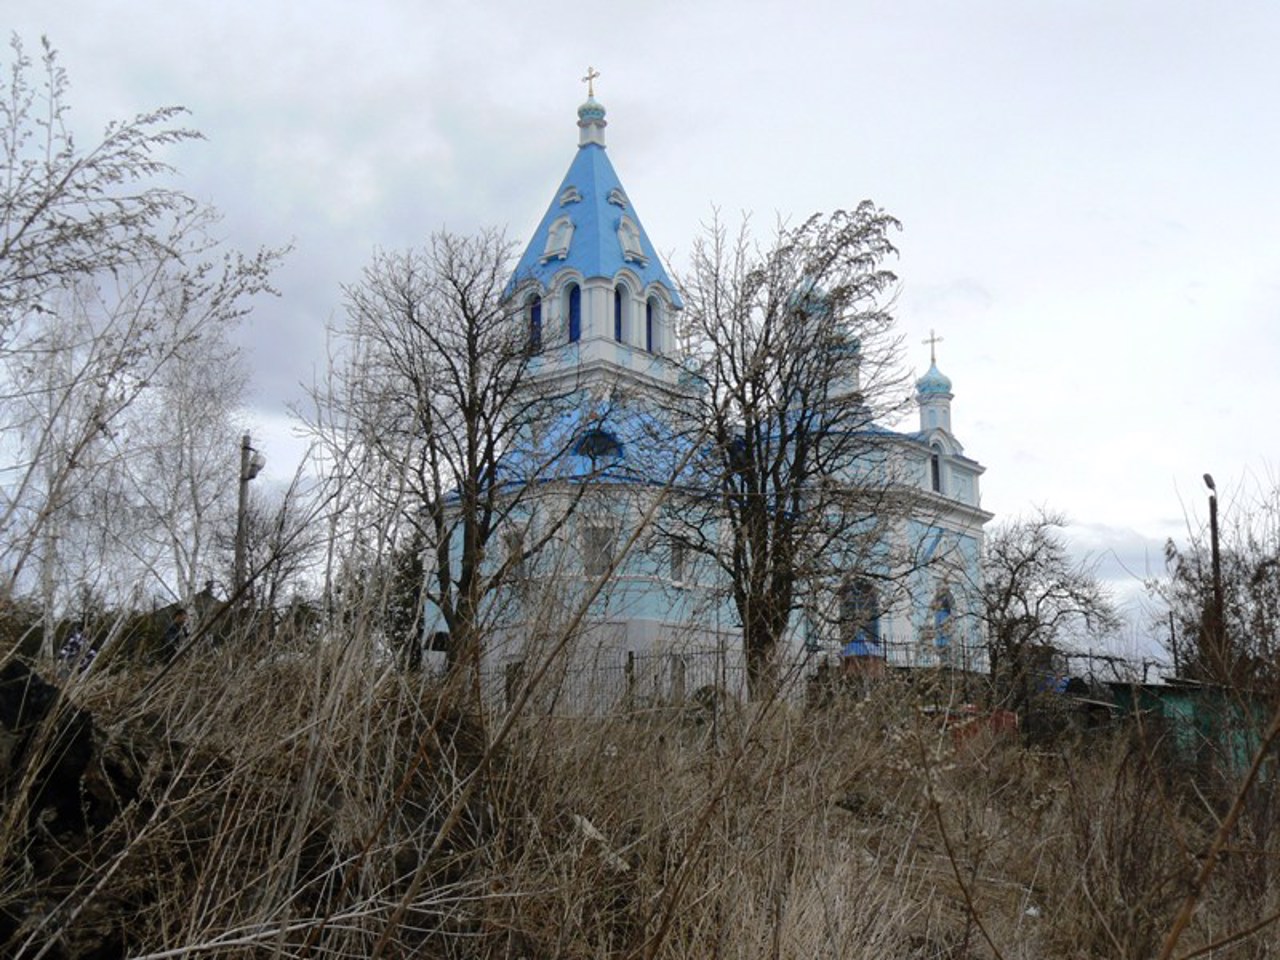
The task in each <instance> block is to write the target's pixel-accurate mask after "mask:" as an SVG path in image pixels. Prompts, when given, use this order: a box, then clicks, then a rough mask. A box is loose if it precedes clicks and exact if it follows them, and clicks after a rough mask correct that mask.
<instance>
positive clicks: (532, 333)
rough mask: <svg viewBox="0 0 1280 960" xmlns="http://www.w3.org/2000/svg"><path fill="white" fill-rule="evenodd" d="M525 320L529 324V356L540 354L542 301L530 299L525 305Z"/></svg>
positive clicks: (537, 298) (535, 298)
mask: <svg viewBox="0 0 1280 960" xmlns="http://www.w3.org/2000/svg"><path fill="white" fill-rule="evenodd" d="M526 320H527V322H528V324H529V342H528V345H527V348H528V351H529V355H530V356H533V355H534V354H538V353H541V352H542V300H541V299H540V298H539V297H530V298H529V302H528V304H527V311H526Z"/></svg>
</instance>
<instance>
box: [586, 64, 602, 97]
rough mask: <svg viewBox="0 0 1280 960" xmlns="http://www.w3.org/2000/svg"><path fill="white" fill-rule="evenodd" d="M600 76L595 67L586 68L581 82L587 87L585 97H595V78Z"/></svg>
mask: <svg viewBox="0 0 1280 960" xmlns="http://www.w3.org/2000/svg"><path fill="white" fill-rule="evenodd" d="M599 76H600V71H599V70H597V69H596V68H595V67H587V75H586V76H585V77H583V78H582V82H583V83H585V84H586V85H587V96H588V97H594V96H595V95H596V85H595V81H596V78H597V77H599Z"/></svg>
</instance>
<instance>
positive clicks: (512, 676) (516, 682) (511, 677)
mask: <svg viewBox="0 0 1280 960" xmlns="http://www.w3.org/2000/svg"><path fill="white" fill-rule="evenodd" d="M523 686H524V661H523V660H512V661H510V662H509V663H507V665H506V666H505V667H504V668H503V677H502V689H503V693H504V694H505V696H506V700H507V709H508V710H509V709H511V708H512V707H513V706H515V702H516V697H517V695H519V693H520V688H521V687H523Z"/></svg>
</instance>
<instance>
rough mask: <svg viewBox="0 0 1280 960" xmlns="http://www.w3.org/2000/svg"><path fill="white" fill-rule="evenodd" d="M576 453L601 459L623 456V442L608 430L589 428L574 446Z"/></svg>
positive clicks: (593, 458)
mask: <svg viewBox="0 0 1280 960" xmlns="http://www.w3.org/2000/svg"><path fill="white" fill-rule="evenodd" d="M574 453H576V454H577V455H578V456H580V457H590V458H591V459H592V460H599V459H601V458H606V457H614V458H617V457H621V456H622V444H621V443H619V442H618V438H617V437H615V436H614V435H613V434H612V433H610V432H609V431H608V430H588V431H587V432H586V433H584V434H583V435H582V439H581V440H579V441H578V445H577V446H576V447H574Z"/></svg>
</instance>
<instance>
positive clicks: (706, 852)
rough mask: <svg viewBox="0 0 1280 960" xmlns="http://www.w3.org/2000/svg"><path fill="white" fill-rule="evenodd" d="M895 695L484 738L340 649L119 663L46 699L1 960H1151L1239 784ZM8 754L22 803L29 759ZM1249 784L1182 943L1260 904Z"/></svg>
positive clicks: (1241, 945) (16, 844) (1138, 750)
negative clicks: (54, 768)
mask: <svg viewBox="0 0 1280 960" xmlns="http://www.w3.org/2000/svg"><path fill="white" fill-rule="evenodd" d="M918 696H919V689H918V687H915V688H913V687H907V686H904V685H900V684H895V683H894V682H893V681H886V682H885V683H884V684H883V685H882V686H880V687H879V688H877V689H876V690H874V691H873V692H872V694H871V696H870V697H869V698H867V699H853V698H849V699H837V700H836V701H835V702H834V703H833V704H831V705H829V706H827V707H824V708H823V709H821V710H805V709H802V708H798V707H793V706H788V705H784V704H781V703H778V704H773V705H769V706H766V707H752V708H745V707H744V708H738V709H731V710H725V711H723V712H722V713H721V715H720V716H718V717H714V718H713V717H710V716H708V715H707V714H706V713H699V712H680V711H670V712H662V711H649V712H644V713H635V714H626V715H618V716H610V717H595V718H590V719H577V720H571V719H567V718H563V717H561V718H551V717H545V716H533V715H530V716H525V717H520V718H518V719H517V720H516V721H515V722H514V723H513V724H511V726H510V728H509V730H508V732H507V735H506V738H505V739H504V740H503V741H502V742H500V743H496V744H495V737H496V734H497V731H498V730H499V729H500V726H501V721H502V720H503V719H504V718H501V717H480V716H477V715H474V714H469V713H467V712H465V711H463V710H460V709H459V708H458V707H457V706H456V704H457V703H458V702H459V698H458V697H456V696H455V695H454V694H453V693H452V692H451V691H448V690H444V689H442V688H439V687H437V686H435V685H433V684H432V683H431V682H429V681H426V680H424V679H423V678H421V677H418V676H414V675H405V674H401V673H396V672H394V671H391V670H388V669H385V668H383V667H381V666H379V665H378V664H377V663H376V662H375V660H374V658H373V657H372V656H371V654H370V653H369V651H368V649H367V648H365V647H363V646H362V645H361V644H360V643H358V642H350V643H347V644H345V645H343V644H334V643H330V644H312V645H301V644H300V645H298V646H297V647H296V648H293V649H287V648H284V649H279V650H277V651H275V652H274V654H273V655H272V657H270V658H264V657H262V656H261V655H260V652H257V651H254V650H252V649H250V648H246V647H236V646H232V647H229V648H225V649H222V650H220V651H217V652H216V653H214V654H212V655H209V656H205V657H200V658H187V659H185V660H182V661H180V662H179V663H177V664H176V665H174V666H173V668H172V669H171V670H170V671H169V672H168V673H167V674H165V675H164V676H158V675H157V672H156V671H155V670H154V669H151V670H148V669H143V668H128V667H125V666H123V665H122V666H121V668H120V669H117V670H115V671H112V672H108V673H106V674H104V675H101V676H96V677H95V676H92V675H91V676H89V677H87V678H84V679H83V680H81V681H79V682H77V683H76V684H75V685H74V686H72V687H71V688H69V689H68V691H67V695H66V697H65V698H64V701H63V706H62V710H63V713H64V715H65V713H66V711H67V710H69V709H71V707H72V706H73V705H74V706H75V707H79V708H81V709H83V710H85V711H88V712H90V713H91V714H92V716H93V718H94V721H95V732H94V750H93V755H92V760H91V762H90V763H89V764H88V767H87V768H86V770H85V771H84V772H83V776H82V777H81V780H80V786H79V789H80V790H81V791H82V797H81V803H82V807H83V809H84V810H85V811H86V818H87V819H88V821H89V822H88V823H87V824H86V823H72V824H70V825H68V824H67V823H65V822H60V821H59V822H54V821H52V820H50V818H49V817H48V816H47V815H44V816H42V815H41V813H40V811H39V810H33V811H32V813H31V815H29V816H27V815H24V816H8V817H6V819H5V821H4V824H5V826H4V831H5V832H4V835H3V837H0V840H2V841H3V844H4V860H3V875H2V876H0V920H2V921H3V922H4V923H5V926H3V927H0V933H2V934H3V936H2V937H0V939H6V938H7V941H8V942H7V943H6V944H5V945H4V947H3V948H0V952H3V953H4V954H5V955H8V956H20V957H39V956H46V957H64V956H66V957H71V956H91V955H92V956H99V957H108V956H125V955H128V956H135V957H165V956H211V957H259V956H261V957H267V956H281V957H294V956H299V957H301V956H314V957H347V956H349V957H369V956H385V957H401V956H440V957H459V958H462V957H467V958H470V957H493V958H498V957H504V958H505V957H510V958H516V957H529V958H535V957H536V958H541V957H546V958H575V957H581V958H596V957H655V958H656V957H662V958H686V957H688V958H692V957H726V958H729V957H732V958H738V957H742V958H746V957H752V958H754V957H778V958H783V957H786V958H791V957H794V958H811V957H833V958H835V957H840V958H861V957H866V958H872V957H874V958H894V957H901V958H938V960H941V958H962V957H963V958H970V957H971V958H981V957H994V956H997V955H999V956H1002V957H1005V958H1014V957H1025V958H1031V957H1100V956H1106V957H1133V958H1140V957H1150V956H1154V955H1155V954H1156V953H1157V952H1158V950H1159V947H1160V944H1161V942H1162V939H1163V937H1164V936H1165V934H1166V932H1167V930H1168V928H1169V924H1170V922H1171V919H1172V917H1173V915H1174V913H1175V911H1176V910H1177V907H1178V905H1179V903H1180V902H1181V901H1182V899H1183V898H1184V897H1185V895H1186V893H1187V890H1188V885H1189V883H1190V882H1191V878H1192V877H1193V876H1194V874H1195V871H1196V870H1197V869H1198V867H1199V866H1200V862H1201V861H1200V860H1198V859H1197V858H1198V857H1199V856H1201V855H1202V854H1203V851H1205V850H1206V849H1207V847H1208V844H1209V841H1210V838H1211V836H1212V833H1213V831H1214V829H1215V828H1216V826H1217V817H1219V816H1221V814H1222V811H1223V810H1224V809H1225V806H1224V804H1226V803H1227V802H1229V800H1230V791H1229V789H1227V788H1226V787H1225V786H1224V787H1223V789H1222V790H1221V791H1219V792H1218V793H1216V794H1214V793H1213V792H1212V791H1206V790H1205V789H1201V790H1200V791H1199V792H1197V790H1194V789H1190V788H1189V785H1188V781H1187V779H1186V777H1185V776H1184V775H1183V774H1182V773H1180V772H1179V771H1177V770H1176V769H1173V768H1170V767H1169V766H1168V765H1167V764H1162V763H1161V762H1157V761H1156V760H1155V759H1153V754H1154V753H1155V752H1156V751H1153V750H1152V749H1151V748H1150V745H1149V744H1146V743H1144V741H1143V739H1142V737H1140V736H1139V735H1138V734H1137V733H1136V732H1135V731H1134V730H1133V729H1132V728H1128V727H1126V728H1123V729H1120V730H1116V731H1113V732H1110V733H1104V734H1100V735H1097V736H1094V737H1092V738H1090V739H1089V740H1087V741H1073V742H1070V743H1063V744H1060V745H1057V746H1055V748H1054V749H1052V750H1045V749H1043V748H1041V749H1035V750H1032V749H1029V748H1027V747H1024V746H1023V745H1021V744H1020V743H1018V742H1013V741H1010V740H1008V739H1007V738H1006V739H1003V740H997V739H985V740H984V739H981V738H979V739H978V740H976V741H973V742H971V743H969V744H967V745H966V746H965V747H963V748H962V749H959V750H957V749H956V748H954V747H953V745H952V742H951V739H950V737H949V736H948V735H947V734H945V733H941V732H939V731H938V729H937V728H936V726H935V725H934V724H933V723H932V722H930V721H926V720H924V719H922V718H921V716H920V714H919V713H918V712H917V711H916V710H915V708H914V704H913V699H914V698H917V697H918ZM45 727H46V728H47V729H48V730H52V731H55V733H56V723H54V724H46V725H45ZM41 749H42V750H44V751H45V755H46V756H54V755H56V754H57V751H58V749H59V746H58V737H57V736H49V737H46V738H45V742H44V743H43V744H42V747H41ZM10 761H12V762H10V763H9V766H8V767H7V768H6V769H4V771H3V772H4V774H5V778H6V779H5V789H6V796H5V800H6V803H7V804H9V805H10V807H9V809H10V810H12V809H16V808H14V807H12V804H13V802H14V801H15V800H16V799H20V798H18V797H17V794H16V791H18V790H20V789H22V784H23V783H26V789H28V790H31V789H33V787H32V784H33V783H34V782H35V780H33V776H35V774H33V773H32V771H33V769H35V768H33V767H32V764H31V761H30V758H29V757H28V758H26V759H24V758H23V757H22V756H11V757H10ZM24 771H25V773H26V775H27V776H26V779H25V780H24V779H23V774H24ZM37 773H38V771H37ZM1273 788H1274V784H1273V783H1272V782H1270V781H1267V782H1264V783H1262V784H1261V785H1260V786H1259V787H1258V788H1256V789H1255V795H1254V796H1253V797H1252V799H1251V802H1250V805H1249V810H1248V811H1247V814H1248V815H1247V816H1245V817H1242V819H1241V823H1240V825H1239V826H1238V827H1237V828H1236V831H1235V833H1234V834H1233V838H1232V841H1231V843H1229V844H1228V847H1227V850H1228V853H1227V855H1226V856H1225V858H1224V859H1223V861H1222V863H1221V864H1220V866H1219V867H1218V868H1217V869H1216V870H1215V872H1214V874H1213V876H1212V880H1211V883H1210V885H1209V887H1208V888H1207V889H1206V890H1205V892H1204V895H1203V896H1202V898H1201V900H1200V905H1199V909H1198V910H1197V911H1196V913H1195V914H1194V916H1193V918H1192V921H1191V924H1190V927H1189V928H1188V930H1187V932H1186V933H1185V934H1184V936H1183V938H1182V940H1181V942H1180V947H1181V949H1183V950H1186V951H1192V950H1194V949H1195V948H1197V947H1200V946H1203V945H1205V944H1207V943H1210V942H1211V941H1213V940H1215V939H1217V938H1220V937H1223V936H1224V935H1226V934H1229V933H1230V932H1231V931H1238V930H1242V929H1245V928H1247V927H1248V926H1250V925H1251V924H1254V923H1256V922H1257V921H1258V920H1259V919H1261V918H1263V917H1265V916H1267V915H1268V914H1270V913H1274V912H1275V911H1276V910H1277V908H1280V886H1278V884H1277V880H1276V877H1275V875H1274V873H1275V871H1274V865H1275V863H1276V862H1277V861H1276V856H1277V854H1278V853H1280V839H1278V838H1277V836H1276V835H1275V831H1274V829H1272V828H1271V826H1270V824H1271V823H1272V822H1273V820H1274V818H1272V817H1271V816H1270V814H1271V812H1272V808H1271V807H1270V806H1268V805H1267V803H1268V798H1270V796H1271V794H1272V792H1273ZM33 806H38V804H33ZM1276 939H1277V937H1276V933H1275V929H1274V928H1264V929H1263V930H1261V931H1259V932H1258V933H1256V934H1255V935H1252V936H1249V937H1246V938H1244V939H1242V940H1240V941H1238V942H1237V943H1235V944H1233V945H1231V946H1229V947H1224V948H1221V949H1219V950H1218V951H1216V952H1215V953H1213V956H1215V957H1233V958H1234V957H1269V956H1275V955H1276V948H1275V947H1274V946H1272V944H1273V943H1274V942H1275V941H1276Z"/></svg>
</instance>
